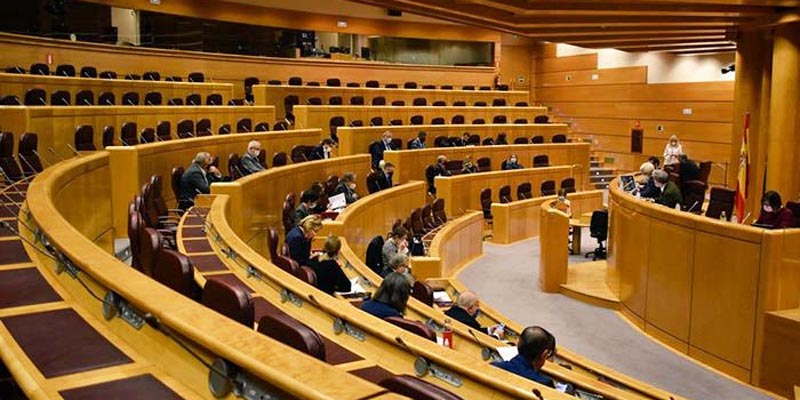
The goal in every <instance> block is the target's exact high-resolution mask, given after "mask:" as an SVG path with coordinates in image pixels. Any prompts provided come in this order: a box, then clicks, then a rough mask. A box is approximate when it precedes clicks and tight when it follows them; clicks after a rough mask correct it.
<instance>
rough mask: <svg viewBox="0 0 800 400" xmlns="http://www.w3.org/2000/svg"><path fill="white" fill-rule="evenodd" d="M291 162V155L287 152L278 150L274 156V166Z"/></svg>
mask: <svg viewBox="0 0 800 400" xmlns="http://www.w3.org/2000/svg"><path fill="white" fill-rule="evenodd" d="M288 163H289V157H287V156H286V153H284V152H282V151H279V152H276V153H275V154H274V155H273V156H272V167H273V168H275V167H282V166H284V165H286V164H288Z"/></svg>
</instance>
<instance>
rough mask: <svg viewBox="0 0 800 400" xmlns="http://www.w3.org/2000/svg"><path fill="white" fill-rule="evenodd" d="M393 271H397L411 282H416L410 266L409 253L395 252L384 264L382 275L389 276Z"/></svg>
mask: <svg viewBox="0 0 800 400" xmlns="http://www.w3.org/2000/svg"><path fill="white" fill-rule="evenodd" d="M392 272H397V273H398V274H400V275H403V276H405V277H406V278H407V279H408V280H409V281H410V282H414V278H413V276H412V275H411V267H409V266H408V255H407V254H403V253H395V254H394V255H392V256H391V257H390V258H389V263H388V264H384V267H383V273H381V276H382V277H387V276H389V274H391V273H392Z"/></svg>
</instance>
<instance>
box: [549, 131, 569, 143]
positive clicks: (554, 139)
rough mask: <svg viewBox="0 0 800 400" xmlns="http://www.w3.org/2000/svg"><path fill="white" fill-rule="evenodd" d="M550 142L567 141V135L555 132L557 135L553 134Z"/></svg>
mask: <svg viewBox="0 0 800 400" xmlns="http://www.w3.org/2000/svg"><path fill="white" fill-rule="evenodd" d="M550 142H552V143H567V135H565V134H563V133H558V134H555V135H553V137H552V138H550Z"/></svg>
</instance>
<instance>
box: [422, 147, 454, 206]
mask: <svg viewBox="0 0 800 400" xmlns="http://www.w3.org/2000/svg"><path fill="white" fill-rule="evenodd" d="M425 175H426V178H427V180H428V192H429V193H430V194H432V195H434V196H435V195H436V186H434V182H435V181H436V177H437V176H450V175H452V174H451V173H450V171H448V170H447V157H445V156H444V155H440V156H438V157H436V165H435V166H434V167H433V168H431V169H430V174H428V172H427V171H426V174H425Z"/></svg>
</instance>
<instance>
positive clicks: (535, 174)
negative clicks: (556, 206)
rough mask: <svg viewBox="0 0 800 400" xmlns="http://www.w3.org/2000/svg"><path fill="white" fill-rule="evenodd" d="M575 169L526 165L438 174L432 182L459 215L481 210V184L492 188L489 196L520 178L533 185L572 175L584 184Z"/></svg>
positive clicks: (448, 208)
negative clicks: (526, 166) (515, 167)
mask: <svg viewBox="0 0 800 400" xmlns="http://www.w3.org/2000/svg"><path fill="white" fill-rule="evenodd" d="M576 172H577V171H576V169H575V168H572V167H570V166H562V167H547V168H525V169H516V170H509V171H492V172H483V173H480V174H467V175H457V176H437V177H436V179H435V182H434V184H435V185H436V194H437V196H438V197H440V198H443V199H445V200H444V209H445V212H447V215H448V216H451V215H461V214H463V213H465V212H466V211H468V210H481V200H480V194H481V190H483V189H484V188H490V189H491V190H492V199H499V197H498V192H499V191H500V188H501V187H502V186H505V185H510V186H511V187H512V191H516V188H517V186H518V185H519V184H520V183H523V182H529V183H530V184H531V186H533V187H539V186H540V185H541V183H542V181H546V180H553V181H556V182H561V180H562V179H565V178H570V177H571V178H575V187H576V188H578V190H581V188H583V185H584V184H585V181H584V180H583V175H582V174H576Z"/></svg>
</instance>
